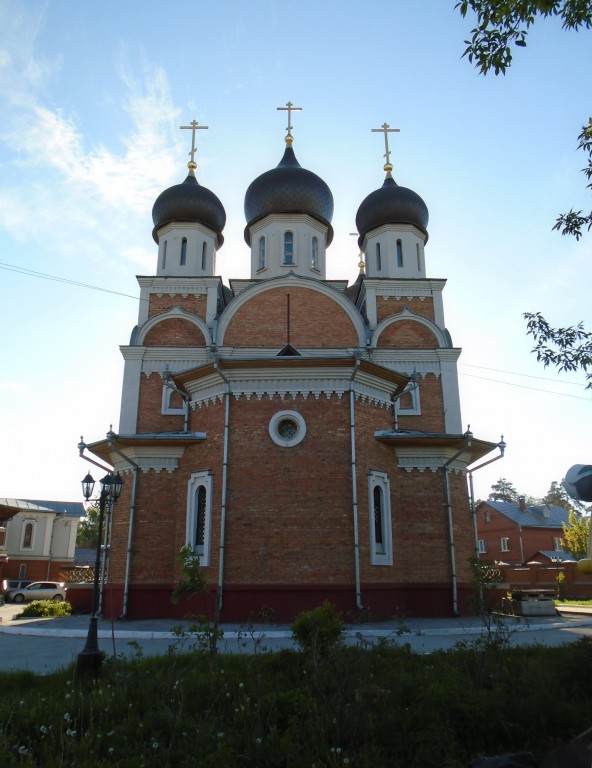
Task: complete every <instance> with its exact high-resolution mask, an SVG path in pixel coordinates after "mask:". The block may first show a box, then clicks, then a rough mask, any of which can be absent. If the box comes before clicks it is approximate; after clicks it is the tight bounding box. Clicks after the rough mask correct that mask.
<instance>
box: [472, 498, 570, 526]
mask: <svg viewBox="0 0 592 768" xmlns="http://www.w3.org/2000/svg"><path fill="white" fill-rule="evenodd" d="M483 504H486V505H487V506H489V507H491V508H492V509H495V510H496V512H501V514H502V515H505V516H506V517H507V518H509V519H510V520H512V522H514V523H516V524H517V525H521V526H522V527H523V528H559V529H561V530H562V529H563V523H566V524H567V523H568V522H569V513H568V511H567V509H564V508H563V507H556V506H555V505H554V504H533V505H531V506H527V507H526V509H525V510H524V512H522V511H521V509H520V505H519V504H518V502H513V501H484V502H483Z"/></svg>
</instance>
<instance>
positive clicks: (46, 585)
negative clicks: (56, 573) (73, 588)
mask: <svg viewBox="0 0 592 768" xmlns="http://www.w3.org/2000/svg"><path fill="white" fill-rule="evenodd" d="M65 599H66V587H65V585H64V583H63V582H59V581H34V582H33V583H32V584H29V586H28V587H23V588H21V589H9V590H8V592H7V593H6V600H7V601H8V602H11V603H24V602H25V601H27V602H28V601H29V600H55V601H56V602H60V601H61V600H65Z"/></svg>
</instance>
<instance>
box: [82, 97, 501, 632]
mask: <svg viewBox="0 0 592 768" xmlns="http://www.w3.org/2000/svg"><path fill="white" fill-rule="evenodd" d="M286 108H287V114H288V128H287V135H286V136H285V149H284V151H283V156H282V157H281V159H280V161H279V164H278V165H277V166H276V167H275V168H272V169H271V170H269V171H267V172H265V173H263V174H262V175H261V176H259V177H258V178H256V179H255V180H254V181H253V182H252V183H251V185H250V186H249V187H248V189H247V190H246V193H245V204H244V209H245V218H246V226H245V230H244V237H245V240H246V242H247V244H248V246H249V248H250V264H251V270H250V278H248V279H238V280H230V282H229V285H225V284H224V283H223V281H222V279H221V278H220V277H219V276H218V275H216V254H217V252H218V249H219V248H221V247H222V245H223V242H224V238H223V230H224V225H225V222H226V213H225V210H224V207H223V205H222V203H221V202H220V200H219V199H218V197H217V196H216V195H215V194H214V192H212V191H210V190H209V189H206V188H205V187H203V186H201V185H200V184H199V182H198V181H197V178H196V168H197V165H196V163H195V135H196V129H198V128H200V127H202V126H199V125H198V124H197V123H196V122H195V121H193V122H192V123H191V125H190V126H183V127H187V128H190V129H191V131H192V136H193V140H192V151H191V162H189V164H188V167H189V173H188V175H187V178H186V179H185V180H184V181H183V182H182V183H180V184H176V185H174V186H172V187H170V188H168V189H165V190H164V191H163V192H162V193H161V194H160V195H159V196H158V197H157V199H156V201H155V203H154V207H153V209H152V218H153V222H154V229H153V231H152V236H153V238H154V242H155V244H156V246H157V250H156V249H155V255H154V261H155V269H154V274H153V275H149V276H140V277H138V282H139V285H140V291H141V300H140V309H139V317H138V324H137V326H136V327H135V328H134V329H133V331H132V333H131V338H130V342H129V344H128V345H126V346H123V347H121V351H122V354H123V357H124V360H125V370H124V379H123V393H122V401H121V414H120V422H119V429H118V432H117V433H115V432H113V431H110V432H109V433H108V434H107V437H106V439H105V440H101V441H98V442H95V443H92V444H90V445H88V446H85V445H84V444H82V449H81V453H82V451H83V450H84V448H88V450H89V451H90V453H91V454H92V455H93V456H94V459H95V460H96V458H97V457H98V458H99V459H101V460H102V461H103V462H106V463H107V464H108V465H109V466H112V467H113V468H114V470H115V471H116V472H120V473H121V475H122V476H123V478H124V481H125V485H124V488H123V492H122V494H121V496H120V498H119V500H118V501H117V503H116V504H115V505H114V508H113V514H112V516H111V519H110V554H109V562H108V575H107V582H106V584H105V599H104V605H105V613H106V614H107V615H111V616H113V617H116V618H117V617H121V618H124V617H128V618H134V619H135V618H149V617H154V618H156V617H169V616H171V617H173V616H178V617H181V616H183V615H184V614H186V613H188V612H189V611H190V610H191V611H192V612H194V613H203V612H204V603H205V604H206V607H207V609H208V611H209V612H210V616H212V615H214V614H215V615H216V616H217V617H218V618H219V620H220V621H239V622H240V621H245V620H247V619H249V618H250V617H253V616H256V615H258V614H261V612H266V614H267V615H269V616H273V617H274V618H275V619H276V620H277V621H290V620H291V619H293V618H294V616H295V615H296V614H297V613H298V612H300V611H302V610H306V609H310V608H313V607H315V606H317V605H319V604H320V603H322V602H323V601H325V600H328V601H330V602H331V603H333V604H334V605H335V606H337V608H338V609H339V610H341V611H342V612H343V614H344V616H345V617H346V618H353V617H354V616H355V615H356V614H359V615H363V616H370V617H373V618H374V619H390V618H393V617H394V616H401V615H413V616H453V615H459V614H463V613H467V612H469V611H470V606H469V597H470V592H471V574H470V568H469V559H470V558H472V557H475V555H476V549H477V541H476V536H475V530H474V526H473V520H472V516H471V510H470V505H469V500H468V493H467V485H466V478H465V474H466V469H467V466H468V465H469V464H471V463H472V462H475V461H476V460H479V459H480V458H482V457H483V456H485V455H486V454H487V453H489V452H490V451H492V450H493V449H494V448H495V447H496V446H495V444H494V443H490V442H486V441H483V440H478V439H476V438H475V437H474V436H473V435H472V434H471V433H470V431H468V430H466V429H463V425H462V422H461V411H460V402H459V388H458V378H457V360H458V357H459V355H460V349H459V348H458V347H455V346H454V345H453V343H452V340H451V337H450V334H449V333H448V331H447V330H446V326H445V323H444V309H443V290H444V285H445V282H446V281H445V280H444V279H440V278H430V277H428V276H427V265H426V244H427V241H428V209H427V207H426V204H425V203H424V201H423V200H422V198H421V197H420V196H419V195H418V194H417V193H416V192H414V191H412V190H411V189H408V188H406V187H402V186H399V185H398V184H397V183H396V181H395V179H394V178H393V175H392V170H393V169H392V165H391V163H390V152H389V147H388V136H389V133H390V131H391V130H392V129H390V128H389V126H388V125H387V124H386V123H385V124H384V125H383V126H382V127H381V128H380V129H375V130H379V131H380V132H382V133H383V134H384V141H385V148H386V154H385V157H386V164H385V165H384V171H385V174H386V175H385V177H384V178H383V179H378V178H377V183H378V184H379V186H378V188H377V189H376V190H375V191H373V192H371V193H370V194H369V195H368V196H367V197H366V198H365V199H363V200H362V201H361V204H360V206H359V208H358V212H357V216H356V225H357V231H358V235H359V238H358V243H359V247H360V252H361V260H360V265H359V266H360V274H359V276H358V278H357V280H356V281H355V282H354V283H353V284H350V285H348V281H347V280H335V279H327V277H326V254H327V249H328V248H329V246H330V245H331V241H332V239H333V229H332V226H331V220H332V216H333V196H332V194H331V190H330V189H329V187H328V186H327V184H326V183H325V182H324V181H323V180H322V179H321V178H320V177H319V176H317V175H316V174H315V173H313V172H312V171H310V170H307V169H305V168H304V167H302V166H301V165H300V163H299V161H298V160H297V159H296V154H295V152H294V147H293V144H294V139H293V136H292V125H291V122H292V112H293V111H294V110H295V109H296V108H295V107H293V105H292V104H291V103H290V102H288V104H287V105H286V107H285V108H282V109H286ZM278 154H279V152H278ZM270 160H272V161H273V158H270ZM184 546H189V547H190V548H191V550H192V551H193V552H194V553H195V554H197V555H199V558H200V569H201V570H202V572H203V575H204V578H205V580H206V582H207V585H208V595H207V598H204V597H203V596H201V597H199V598H195V599H192V601H188V602H181V603H180V604H173V603H172V602H171V594H172V591H173V589H174V587H175V585H176V584H177V583H178V582H179V580H180V579H181V577H182V573H181V567H180V561H179V553H180V551H181V549H182V548H183V547H184Z"/></svg>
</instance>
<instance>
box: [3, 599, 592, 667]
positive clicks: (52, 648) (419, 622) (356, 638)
mask: <svg viewBox="0 0 592 768" xmlns="http://www.w3.org/2000/svg"><path fill="white" fill-rule="evenodd" d="M21 610H22V608H21V606H19V605H14V604H7V605H4V606H0V670H15V669H28V670H31V671H34V672H37V673H40V674H44V673H48V672H51V671H53V670H55V669H59V668H60V667H63V666H66V665H68V664H69V663H71V662H72V661H73V660H74V659H75V658H76V655H77V654H78V653H79V652H80V651H81V650H82V648H83V646H84V639H85V638H86V635H87V631H88V626H89V617H88V615H86V616H85V615H76V616H63V617H57V618H50V619H21V618H18V617H16V614H18V613H19V612H20V611H21ZM175 627H178V628H179V630H180V631H175ZM189 627H190V622H187V621H177V620H174V619H156V620H141V621H113V622H112V621H110V620H107V619H99V632H98V635H99V645H100V647H101V649H102V650H104V651H105V652H106V653H107V654H113V655H117V656H125V657H130V656H133V655H134V654H138V653H141V654H142V655H159V654H164V653H167V651H168V650H169V649H170V648H171V647H174V648H176V649H177V650H188V649H189V648H190V647H191V645H192V643H195V637H192V636H190V634H189V633H188V630H189ZM221 630H222V632H223V640H222V641H221V642H220V644H219V648H220V651H221V652H222V653H225V652H226V653H254V652H257V651H261V650H266V651H276V650H280V649H282V648H291V647H294V644H293V640H292V633H291V629H290V626H289V625H282V624H258V625H254V626H247V625H238V624H224V625H222V626H221ZM488 632H502V633H504V637H506V638H507V640H508V642H509V643H510V644H512V645H528V644H533V643H538V644H544V645H560V644H564V643H568V642H574V641H575V640H577V639H579V638H581V637H592V609H588V608H582V609H577V608H573V607H566V608H563V607H562V608H561V613H560V614H558V615H556V616H548V617H547V616H545V617H533V618H532V619H526V618H515V617H503V618H502V619H497V620H496V621H494V622H492V623H490V624H488V623H487V622H484V621H482V620H481V619H479V618H472V617H462V618H438V619H423V618H413V619H408V620H402V621H388V622H376V623H369V624H360V625H349V626H347V628H346V631H345V638H346V641H347V642H350V643H352V644H353V643H362V644H368V645H370V644H373V643H376V642H380V641H387V642H389V643H393V644H400V645H409V646H411V648H412V649H413V650H414V651H416V652H418V653H431V652H433V651H436V650H445V649H449V648H452V647H454V646H455V645H456V644H457V643H459V642H463V641H471V640H475V639H477V638H478V637H479V636H482V635H486V634H487V633H488Z"/></svg>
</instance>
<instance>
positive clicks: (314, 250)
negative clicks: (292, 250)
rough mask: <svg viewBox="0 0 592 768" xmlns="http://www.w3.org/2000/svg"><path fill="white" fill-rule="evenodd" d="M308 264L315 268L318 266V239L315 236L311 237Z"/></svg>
mask: <svg viewBox="0 0 592 768" xmlns="http://www.w3.org/2000/svg"><path fill="white" fill-rule="evenodd" d="M310 266H311V267H312V268H313V269H316V270H318V268H319V240H318V238H317V237H313V239H312V243H311V253H310Z"/></svg>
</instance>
